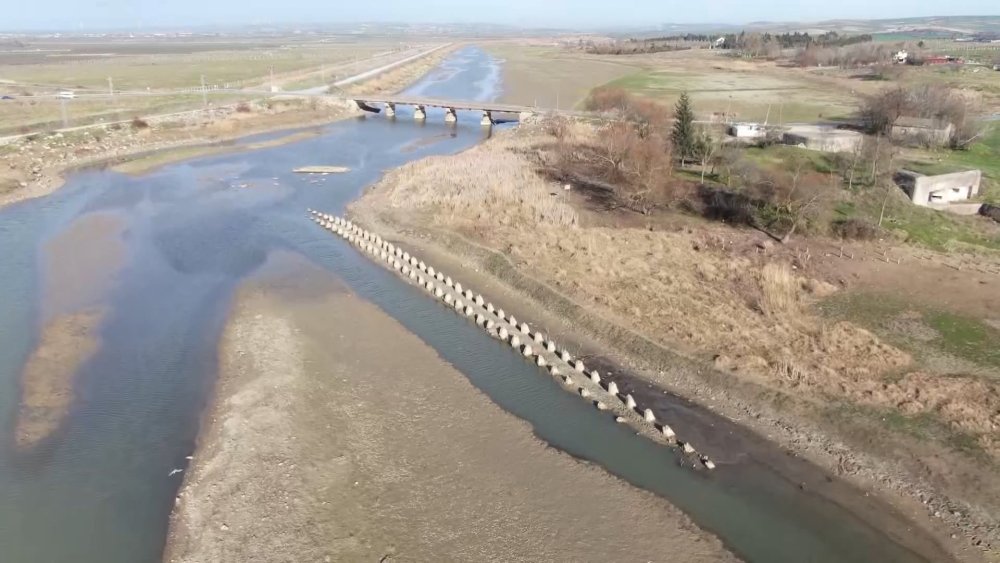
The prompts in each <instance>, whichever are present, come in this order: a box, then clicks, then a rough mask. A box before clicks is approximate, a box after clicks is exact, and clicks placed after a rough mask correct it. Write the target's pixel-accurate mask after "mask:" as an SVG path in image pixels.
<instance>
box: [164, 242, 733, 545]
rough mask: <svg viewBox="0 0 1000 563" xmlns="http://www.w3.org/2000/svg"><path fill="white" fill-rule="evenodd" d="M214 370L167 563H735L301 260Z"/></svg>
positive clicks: (262, 291)
mask: <svg viewBox="0 0 1000 563" xmlns="http://www.w3.org/2000/svg"><path fill="white" fill-rule="evenodd" d="M348 320H349V322H347V321H348ZM387 342H391V343H392V349H393V353H392V354H386V353H385V343H387ZM220 369H221V371H220V379H219V382H218V385H217V392H216V399H215V402H214V405H213V407H212V408H211V410H210V412H209V413H208V414H207V415H206V420H205V424H204V426H203V429H202V432H201V435H200V439H199V447H198V451H197V453H196V455H195V460H194V462H193V465H192V468H191V469H190V473H189V474H188V476H187V478H186V479H185V485H184V487H183V490H182V492H181V497H180V501H179V504H178V506H177V508H176V509H175V511H174V514H173V517H172V523H171V534H170V539H169V542H168V546H167V552H166V557H165V560H167V561H178V562H180V561H192V562H194V561H199V562H201V561H368V560H370V561H379V560H381V561H610V560H619V559H622V558H626V559H630V560H637V561H676V560H678V557H679V556H680V555H683V560H684V561H727V560H733V557H732V556H731V555H730V554H729V553H727V552H726V551H725V550H724V549H723V548H722V547H721V546H720V544H719V542H718V541H717V540H716V539H714V538H712V537H710V536H708V535H706V534H704V533H703V532H702V531H700V530H698V529H697V528H696V527H695V526H693V525H692V524H691V523H690V521H689V520H688V519H687V518H686V517H685V516H684V515H683V514H681V513H680V512H679V511H677V510H676V509H674V508H673V507H671V506H670V505H668V504H667V503H666V502H665V501H663V500H662V499H659V498H657V497H655V496H654V495H652V494H649V493H646V492H644V491H640V490H637V489H635V488H633V487H630V486H629V485H627V484H625V483H624V482H622V481H620V480H618V479H617V478H614V477H612V476H610V475H608V474H607V473H606V472H605V471H603V470H602V469H600V468H598V467H594V466H591V465H588V464H585V463H581V462H579V461H577V460H575V459H573V458H571V457H569V456H568V455H565V454H562V453H560V452H558V451H556V450H553V449H551V448H548V447H547V446H546V445H545V444H544V443H542V442H540V441H539V440H538V439H536V438H535V437H534V436H533V434H532V432H531V428H530V426H529V425H527V424H526V423H524V422H522V421H520V420H518V419H516V418H515V417H513V416H511V415H509V414H507V413H505V412H503V411H502V410H501V409H500V408H499V407H498V406H496V405H495V404H493V403H492V402H491V401H490V400H489V398H487V397H486V396H485V395H483V394H482V393H481V392H479V391H478V390H477V389H475V388H474V387H473V386H472V384H471V383H469V382H468V380H467V379H466V378H465V377H464V376H463V375H462V374H461V373H459V372H457V371H456V370H455V369H454V368H452V367H450V366H449V365H448V364H447V363H445V362H444V361H443V360H442V359H441V358H439V357H438V356H437V354H436V352H435V351H434V350H433V349H431V348H429V347H428V346H427V345H426V344H424V343H423V342H422V341H420V340H419V339H418V338H417V337H416V336H414V335H412V334H410V333H409V332H407V331H406V330H405V329H404V328H403V327H402V326H400V325H399V324H398V323H397V322H396V321H395V320H393V319H392V318H391V317H388V316H387V315H386V314H385V313H383V312H381V311H380V310H379V309H377V308H376V307H375V306H373V305H371V304H368V303H366V302H364V301H362V300H360V299H358V298H357V297H356V296H354V295H352V294H351V293H350V292H349V291H347V290H346V289H345V288H344V287H343V286H342V285H340V283H339V282H338V281H336V280H335V279H334V278H332V277H331V276H330V275H329V274H327V273H325V272H322V271H319V270H318V269H316V268H314V267H312V266H310V265H308V264H306V263H305V262H304V261H303V260H302V259H300V258H297V257H291V256H288V255H283V256H278V257H272V260H270V261H269V265H268V266H265V268H264V273H263V274H261V275H260V276H258V277H257V278H256V279H255V280H254V281H252V282H250V283H249V285H248V286H247V287H244V288H243V290H242V291H240V293H239V295H238V298H237V300H236V303H235V305H234V308H233V312H232V314H231V317H230V320H229V323H228V325H227V328H226V330H225V333H224V335H223V339H222V345H221V347H220Z"/></svg>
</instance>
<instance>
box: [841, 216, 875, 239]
mask: <svg viewBox="0 0 1000 563" xmlns="http://www.w3.org/2000/svg"><path fill="white" fill-rule="evenodd" d="M830 228H831V229H832V231H833V234H834V235H836V236H838V237H840V238H842V239H844V240H874V239H877V238H878V237H879V227H878V225H876V224H874V223H872V222H871V221H868V220H867V219H861V218H858V217H849V218H847V219H840V220H838V221H834V222H833V224H832V225H831V226H830Z"/></svg>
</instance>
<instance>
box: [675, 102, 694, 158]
mask: <svg viewBox="0 0 1000 563" xmlns="http://www.w3.org/2000/svg"><path fill="white" fill-rule="evenodd" d="M695 136H696V135H695V130H694V112H693V111H691V100H690V98H688V95H687V92H684V93H682V94H681V97H680V99H679V100H677V106H676V107H675V108H674V130H673V133H672V134H671V140H673V142H674V154H675V155H677V156H678V157H679V158H680V159H681V165H684V164H685V163H687V161H688V159H691V158H694V157H695V156H696V155H695V152H697V147H696V145H697V139H696V138H695Z"/></svg>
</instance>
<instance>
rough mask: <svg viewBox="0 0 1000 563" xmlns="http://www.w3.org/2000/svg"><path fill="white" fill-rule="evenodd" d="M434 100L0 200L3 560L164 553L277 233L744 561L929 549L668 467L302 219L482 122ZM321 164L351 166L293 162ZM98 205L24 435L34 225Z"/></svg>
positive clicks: (730, 481)
mask: <svg viewBox="0 0 1000 563" xmlns="http://www.w3.org/2000/svg"><path fill="white" fill-rule="evenodd" d="M498 76H499V72H498V68H497V65H496V63H495V62H494V61H493V60H491V59H490V58H489V57H488V56H486V55H485V54H483V53H482V52H480V51H478V50H476V49H473V48H470V49H466V50H464V51H461V52H459V53H457V54H456V55H455V56H453V57H452V58H450V59H449V60H448V61H446V62H445V63H444V64H443V65H442V67H441V68H440V69H438V70H436V71H435V72H433V73H432V74H431V75H430V76H429V77H428V79H427V80H425V81H424V82H423V83H421V84H418V85H417V86H416V87H414V89H413V93H415V94H420V95H427V96H435V97H454V98H489V97H490V96H492V95H493V93H494V92H495V91H496V89H497V87H498V86H499V84H498V80H499V79H498ZM429 117H430V118H429V120H428V121H427V123H426V124H424V125H417V124H414V123H413V122H412V120H411V119H410V117H409V115H408V114H406V113H405V111H401V112H400V115H399V117H398V118H397V119H396V120H395V121H390V120H386V119H383V118H381V117H369V118H367V119H361V120H356V121H348V122H343V123H339V124H335V125H333V126H330V127H328V128H326V129H325V130H324V132H323V134H322V135H321V136H319V137H317V138H315V139H310V140H306V141H302V142H299V143H296V144H293V145H288V146H283V147H275V148H270V149H265V150H259V151H252V152H247V153H242V154H234V155H227V156H220V157H213V158H204V159H198V160H194V161H191V162H186V163H181V164H177V165H173V166H169V167H166V168H164V169H162V170H160V171H157V172H155V173H152V174H148V175H145V176H142V177H138V178H133V177H127V176H123V175H120V174H115V173H113V172H110V171H90V172H85V173H81V174H78V175H75V176H74V177H73V178H72V179H71V180H70V181H69V182H68V184H67V185H66V187H65V188H63V189H62V190H60V191H59V192H57V193H55V194H53V195H52V196H49V197H47V198H44V199H40V200H34V201H30V202H25V203H23V204H20V205H17V206H14V207H10V208H8V209H5V210H2V211H0V256H2V257H3V264H4V267H3V269H2V270H0V289H2V295H3V297H2V298H0V423H2V425H3V431H4V436H5V439H4V441H3V443H2V444H0V546H2V552H3V556H2V559H3V561H5V562H7V561H10V562H29V561H30V562H33V561H77V562H102V563H103V562H118V561H120V562H128V563H133V562H142V561H156V560H158V559H159V557H160V555H161V550H162V546H163V541H164V534H165V531H166V524H167V516H168V514H169V511H170V508H171V506H172V502H173V497H174V495H175V493H176V489H177V487H178V485H179V484H180V477H181V476H180V475H174V476H169V474H170V473H171V471H172V470H173V469H175V468H179V469H183V468H184V467H186V464H187V462H186V460H185V456H187V455H189V454H190V453H191V452H192V450H193V446H194V438H195V436H196V433H197V422H198V416H199V413H200V412H201V411H202V409H203V408H204V406H205V402H206V397H207V396H208V393H209V392H210V389H211V385H212V381H213V377H214V374H215V369H216V366H215V347H216V342H217V340H218V336H219V333H220V330H221V327H222V323H223V322H224V318H225V314H226V310H227V307H228V304H229V300H230V298H231V296H232V293H233V290H234V288H235V287H236V286H237V285H238V284H239V283H240V281H241V280H243V279H244V278H245V277H246V276H247V275H249V274H250V273H251V272H253V271H254V270H255V269H257V268H258V267H259V266H260V265H261V264H262V263H263V262H264V260H265V259H266V257H267V255H268V254H269V253H270V252H271V251H274V250H289V251H294V252H299V253H302V254H304V255H305V256H307V257H309V258H310V259H312V260H313V261H315V262H316V263H317V264H320V265H321V266H323V267H325V268H327V269H329V270H330V271H332V272H334V273H336V274H337V275H338V276H340V277H341V278H342V279H344V280H345V281H346V282H347V283H349V284H350V285H351V286H352V287H353V288H354V290H355V291H357V292H358V293H359V294H360V295H362V296H363V297H365V298H367V299H369V300H371V301H372V302H373V303H375V304H377V305H378V306H380V307H381V308H383V309H384V310H385V311H387V312H388V313H390V314H391V315H393V316H394V317H396V318H397V319H399V320H400V321H401V322H402V323H403V324H404V325H405V326H407V327H408V328H409V329H411V330H412V331H413V332H414V333H415V334H417V335H418V336H419V337H420V338H422V339H423V340H425V341H426V342H428V343H429V344H431V345H432V346H434V347H435V348H436V349H437V350H438V351H439V352H440V353H441V355H442V356H443V357H444V358H445V359H447V360H448V361H450V362H452V363H453V364H454V365H455V366H457V367H458V368H459V369H460V370H461V371H462V372H463V373H465V374H466V375H467V376H468V377H469V378H470V379H471V380H472V381H473V382H474V383H475V384H476V385H477V386H478V387H480V388H481V389H482V390H483V391H485V392H486V393H487V394H489V396H490V397H492V398H493V399H494V400H495V401H496V402H497V403H498V404H500V405H501V406H503V407H504V408H505V409H507V410H509V411H510V412H512V413H514V414H515V415H517V416H520V417H522V418H524V419H526V420H528V421H530V422H531V423H532V424H533V425H534V427H535V431H536V432H537V434H538V435H539V436H540V437H541V438H543V439H545V440H546V441H548V442H549V443H551V444H552V445H554V446H555V447H559V448H562V449H564V450H566V451H568V452H570V453H571V454H573V455H575V456H578V457H579V458H581V459H586V460H589V461H592V462H595V463H598V464H600V465H602V466H604V467H606V468H607V469H608V470H609V471H611V472H612V473H615V474H617V475H619V476H621V477H623V478H624V479H626V480H628V481H629V482H631V483H633V484H635V485H637V486H640V487H643V488H646V489H649V490H651V491H654V492H657V493H659V494H661V495H663V496H664V497H665V498H667V499H669V501H670V502H673V503H674V504H676V505H677V506H679V507H680V508H682V509H683V510H685V511H686V512H687V513H688V514H689V515H691V517H692V518H693V519H694V520H695V521H696V522H697V523H698V524H699V525H701V526H702V527H704V528H705V529H707V530H709V531H711V532H713V533H716V534H718V535H719V537H721V538H722V540H723V541H724V542H725V543H726V544H727V545H728V546H729V547H730V548H731V549H732V550H733V551H735V552H736V553H737V554H739V555H741V556H743V557H745V558H746V559H748V560H753V561H767V562H772V561H789V562H791V561H795V562H799V561H831V562H832V561H882V562H888V561H922V560H924V559H923V558H921V557H920V556H918V555H917V554H915V553H913V552H911V551H909V550H908V549H906V548H904V547H902V546H901V545H899V544H897V543H895V542H893V541H890V540H888V539H887V538H886V537H885V536H883V535H882V534H880V533H879V532H878V531H877V530H876V529H874V528H872V527H871V526H868V525H867V524H865V523H863V522H861V521H859V520H857V519H856V518H854V517H852V516H851V515H850V514H849V513H848V512H846V511H844V510H843V509H841V508H839V507H837V506H835V505H832V504H829V503H825V502H823V501H822V500H821V499H817V498H815V497H812V496H806V495H803V494H800V493H799V491H798V490H797V489H796V488H795V487H794V486H792V485H790V484H788V483H787V482H785V481H784V480H783V479H781V478H779V477H777V476H776V475H772V474H769V473H767V472H766V471H763V472H754V473H749V474H746V475H744V474H741V473H740V471H739V467H738V466H735V467H732V468H727V470H726V471H725V472H720V473H718V474H716V475H715V476H712V477H709V478H707V477H705V476H703V475H699V474H696V473H694V472H691V471H689V470H685V469H682V468H680V467H678V466H677V463H676V459H675V458H674V455H673V453H672V452H671V451H670V450H667V449H665V448H662V447H658V446H656V445H654V444H653V443H651V442H648V441H646V440H644V439H642V438H639V437H637V436H635V435H634V434H633V433H632V432H630V431H629V430H628V429H627V428H624V427H622V426H620V425H616V424H614V423H613V422H612V421H610V420H609V419H608V417H605V416H601V415H600V414H598V413H597V412H596V411H594V410H593V409H591V408H589V407H588V406H587V404H586V403H585V402H584V401H580V400H578V399H577V398H575V397H573V396H571V395H570V394H567V393H565V392H564V391H562V390H561V389H560V388H559V387H558V386H557V385H555V384H554V383H553V382H552V380H551V379H550V378H548V377H547V376H540V374H539V373H538V372H537V371H536V370H535V369H534V368H532V367H531V366H529V365H527V364H526V363H525V362H523V361H522V360H520V359H519V358H518V357H517V356H516V355H515V354H512V353H510V351H509V350H508V349H507V348H506V347H504V346H502V345H499V344H498V343H496V342H494V341H492V340H490V339H489V338H487V337H486V336H485V335H482V334H480V333H479V332H478V331H476V330H473V329H471V328H470V327H469V326H468V325H467V324H466V323H465V321H464V320H462V319H459V318H458V317H456V316H454V315H452V314H451V313H449V312H447V311H445V310H444V309H442V308H440V307H438V306H437V305H436V304H434V303H433V302H432V301H431V300H428V299H426V298H425V297H424V296H422V295H421V294H420V293H419V292H417V291H416V290H415V289H413V288H411V287H410V286H407V285H405V284H403V283H402V282H401V281H399V280H397V279H396V278H395V277H393V276H392V275H391V274H389V273H388V272H385V271H383V270H381V269H380V268H379V267H377V266H376V265H374V264H372V263H370V262H368V261H367V259H365V258H364V257H362V256H360V255H358V254H357V253H356V252H355V251H354V250H353V249H351V248H350V247H348V246H346V245H345V244H344V243H342V242H341V241H338V240H335V239H334V238H333V237H330V236H329V235H327V234H326V233H324V232H322V231H320V230H319V229H318V228H316V227H315V225H313V224H312V223H310V222H309V221H308V220H307V218H306V217H305V214H304V210H305V209H306V208H308V207H312V208H317V209H324V210H328V211H330V212H339V211H340V210H341V209H342V208H343V206H344V205H345V204H346V203H347V202H348V201H350V200H351V199H353V198H354V197H356V196H357V194H358V193H360V191H361V190H362V189H363V187H364V186H365V185H367V184H370V183H371V182H373V181H375V180H376V179H377V178H378V176H379V175H380V174H381V173H382V171H384V170H386V169H388V168H392V167H395V166H398V165H400V164H402V163H404V162H406V161H409V160H413V159H417V158H422V157H424V156H427V155H430V154H443V153H450V152H454V151H458V150H461V149H463V148H465V147H468V146H471V145H472V144H474V143H476V142H478V141H479V140H481V139H482V137H483V136H484V132H483V131H482V129H481V128H480V127H479V125H478V122H479V116H478V115H467V116H466V115H463V116H461V117H460V123H459V125H458V126H457V127H455V128H449V127H448V126H446V125H445V124H444V123H443V116H442V115H440V114H436V113H431V114H430V116H429ZM260 140H261V137H258V138H254V139H247V140H246V141H244V142H245V143H252V142H256V141H260ZM316 164H330V165H344V166H348V167H350V168H351V170H352V171H351V172H350V173H348V174H344V175H331V176H326V177H316V176H302V175H295V174H293V173H292V172H291V170H292V169H293V168H296V167H299V166H306V165H316ZM92 214H102V215H108V214H110V215H113V216H114V217H115V218H116V220H117V221H120V222H121V225H123V226H122V227H121V229H120V233H119V234H118V236H119V237H120V240H121V243H122V245H123V246H124V258H123V259H122V263H121V264H120V265H119V268H118V271H117V273H116V275H114V276H113V277H112V279H110V280H109V281H107V282H106V283H105V287H103V288H102V291H99V292H97V293H96V294H95V293H94V292H90V293H89V295H90V297H89V300H90V301H94V302H96V303H89V305H99V306H101V307H103V308H104V309H105V310H106V311H107V313H106V316H105V317H104V321H103V324H102V326H101V329H100V333H101V338H100V347H99V349H98V351H97V352H96V353H95V354H94V355H93V356H92V357H90V359H88V360H87V361H86V362H85V363H84V364H83V365H82V366H80V368H79V369H78V370H77V373H76V376H75V380H74V385H75V389H76V401H75V402H74V406H73V409H72V411H71V412H70V413H69V415H68V417H67V419H66V421H65V423H64V424H63V425H62V426H61V427H60V430H59V431H57V432H56V433H55V434H54V435H53V436H51V437H50V438H49V439H47V440H45V441H44V442H42V443H41V445H39V446H38V447H36V448H33V449H30V450H23V449H18V448H17V447H16V446H15V444H14V442H13V439H12V429H13V425H14V420H15V418H14V417H15V415H16V412H17V391H18V381H19V377H20V372H21V368H22V366H23V365H24V362H25V360H26V358H27V357H28V356H29V355H30V353H31V350H32V349H33V347H34V346H35V345H36V343H37V342H36V341H37V334H38V330H39V327H40V325H41V323H42V322H43V321H44V319H43V315H42V313H41V311H48V309H47V307H48V306H49V304H50V303H52V302H63V301H72V300H65V299H61V296H58V295H46V294H45V290H44V289H43V288H60V287H67V283H71V282H66V281H65V280H64V281H63V282H62V283H50V282H51V280H49V279H47V277H49V276H56V275H58V276H63V277H65V276H72V275H74V274H73V273H72V272H66V271H65V270H66V269H65V268H52V267H47V266H46V264H50V258H51V257H49V256H46V255H45V254H44V253H45V248H46V246H45V245H46V241H48V240H51V239H53V238H55V237H58V235H59V234H60V233H61V232H63V231H64V230H66V229H67V228H71V227H72V225H74V224H75V223H76V222H77V221H79V220H80V219H81V218H84V219H86V218H87V217H89V216H91V215H92ZM99 263H100V261H95V262H94V264H99ZM77 268H79V269H80V270H86V268H87V265H86V264H82V265H78V266H77ZM85 274H88V272H85V271H82V272H81V273H80V275H85ZM86 277H87V278H88V279H94V276H92V275H87V276H86ZM48 291H49V292H51V291H59V290H58V289H54V290H53V289H49V290H48ZM54 313H55V314H58V313H59V311H55V312H54ZM401 376H405V377H419V374H401ZM471 454H472V455H474V452H471ZM595 533H599V531H595ZM929 559H934V556H933V555H931V556H930V557H929Z"/></svg>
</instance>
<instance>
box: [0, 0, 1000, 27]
mask: <svg viewBox="0 0 1000 563" xmlns="http://www.w3.org/2000/svg"><path fill="white" fill-rule="evenodd" d="M5 4H6V5H8V6H7V7H6V9H4V10H0V28H2V29H6V30H18V29H72V30H87V29H107V28H127V29H142V28H150V27H185V26H201V25H222V24H234V25H239V24H287V23H298V22H309V23H355V22H365V21H370V22H413V23H501V24H513V25H518V26H523V27H562V28H584V27H609V26H645V27H652V26H654V25H658V24H661V23H727V24H739V23H747V22H753V21H765V20H766V21H782V22H787V21H818V20H825V19H839V18H858V19H880V18H900V17H916V16H947V15H1000V3H998V1H997V0H949V1H947V2H941V1H940V0H937V1H931V0H881V1H877V2H873V1H872V0H837V1H836V2H810V1H808V0H699V1H694V2H692V1H690V0H689V1H684V2H682V1H679V0H376V1H369V2H364V1H358V0H353V1H350V0H281V1H275V0H33V1H29V2H18V1H17V0H0V8H3V7H4V6H3V5H5ZM15 4H16V6H15Z"/></svg>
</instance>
